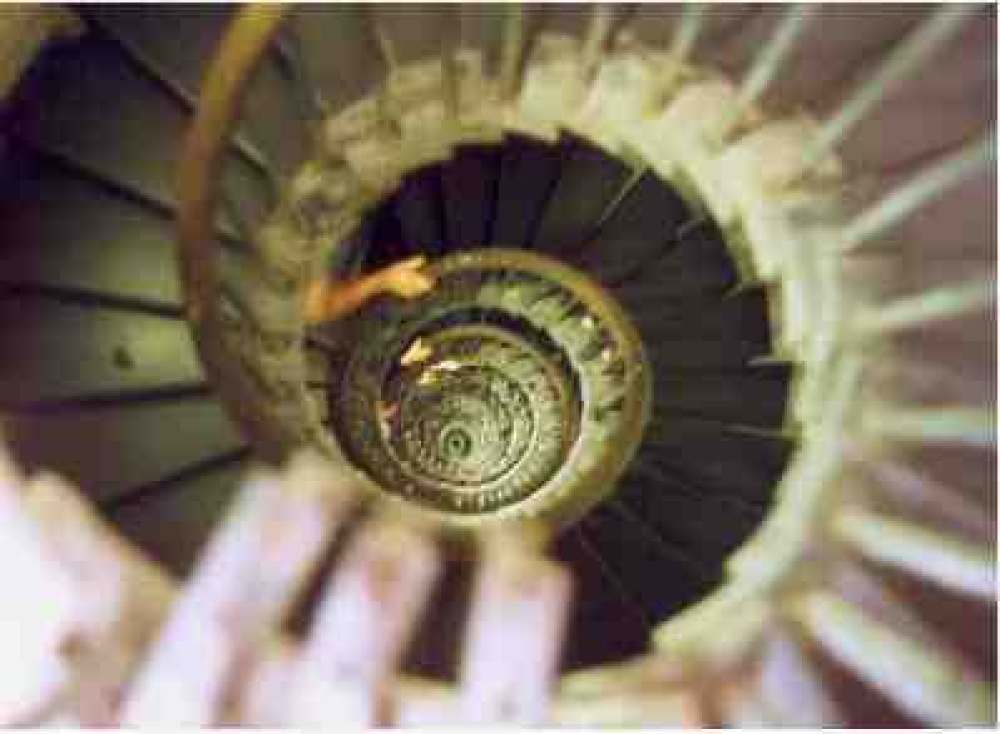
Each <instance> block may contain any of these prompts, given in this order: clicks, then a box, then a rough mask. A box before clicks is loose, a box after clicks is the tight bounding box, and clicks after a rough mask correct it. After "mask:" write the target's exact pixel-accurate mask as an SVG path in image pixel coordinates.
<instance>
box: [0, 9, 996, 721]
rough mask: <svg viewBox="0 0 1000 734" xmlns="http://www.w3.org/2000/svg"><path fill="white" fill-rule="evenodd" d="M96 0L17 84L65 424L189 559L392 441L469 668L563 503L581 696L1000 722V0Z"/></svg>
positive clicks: (37, 253) (571, 651)
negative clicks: (299, 473)
mask: <svg viewBox="0 0 1000 734" xmlns="http://www.w3.org/2000/svg"><path fill="white" fill-rule="evenodd" d="M77 10H78V11H79V13H80V15H81V17H82V19H83V23H84V32H83V33H82V34H81V35H79V36H77V37H74V38H72V39H69V40H62V41H57V42H54V43H52V44H50V45H49V46H48V47H47V49H46V50H45V51H44V53H43V54H42V55H40V56H39V57H38V59H37V60H36V61H35V62H34V63H33V64H32V65H31V67H30V68H29V69H28V70H27V72H26V73H25V74H24V75H23V77H22V78H21V81H20V83H19V85H18V87H17V89H16V90H15V92H14V94H13V95H12V96H11V97H10V98H9V99H8V101H7V102H6V105H5V109H4V123H3V129H4V145H5V148H4V153H3V156H4V157H3V168H2V175H3V176H4V178H5V184H6V188H7V190H8V191H9V192H11V195H9V196H8V197H6V199H5V201H4V202H3V203H2V205H0V206H2V208H3V211H2V212H0V222H2V225H0V226H2V227H3V232H4V237H3V238H2V241H0V242H2V244H0V286H2V291H0V296H2V297H0V325H2V326H0V409H2V416H3V432H4V440H5V442H6V443H7V444H8V445H9V447H10V449H11V451H12V453H13V455H14V457H15V458H16V459H17V460H18V462H19V463H20V464H22V465H23V466H24V467H26V468H27V469H29V470H34V469H36V468H46V469H51V470H55V471H57V472H59V473H60V474H61V475H63V476H64V477H66V478H67V479H69V480H71V481H72V483H73V484H75V485H77V486H78V487H80V488H81V489H82V491H83V492H84V493H85V495H86V496H87V497H88V499H89V500H91V501H92V502H93V503H95V504H96V506H97V507H98V508H99V511H100V514H101V516H102V517H103V518H104V519H105V520H107V521H108V522H110V523H112V524H113V525H114V527H115V528H116V529H117V530H118V532H120V533H121V534H122V535H123V536H124V537H125V538H127V539H129V540H130V541H132V542H134V543H135V544H136V545H137V546H138V547H139V548H141V549H142V550H143V551H144V552H145V553H146V554H148V556H150V557H151V558H153V559H155V560H156V561H158V562H159V563H161V564H163V565H164V566H165V567H166V568H167V569H168V570H169V571H170V572H171V573H172V574H174V575H175V576H176V577H178V578H185V577H186V576H188V575H189V574H190V573H191V568H192V564H193V563H194V562H195V560H196V559H197V558H198V556H199V553H201V552H202V550H203V548H204V547H205V544H206V542H207V539H208V538H209V535H210V534H211V533H212V531H213V529H214V528H216V527H218V526H219V524H220V521H221V518H222V517H223V512H224V510H225V509H226V507H227V506H228V505H229V504H230V502H231V501H232V500H233V499H234V497H235V496H236V494H237V492H238V491H239V488H240V486H241V484H240V482H241V477H242V476H243V475H244V474H245V473H246V471H247V469H248V465H249V464H250V463H251V462H271V463H276V462H284V461H286V460H287V459H288V457H290V456H291V455H292V454H293V453H294V452H295V451H296V450H298V449H300V448H301V447H303V446H309V447H313V448H314V449H317V450H318V451H319V452H321V453H322V454H324V455H326V457H327V458H328V459H329V460H333V461H335V462H337V463H338V464H340V465H346V466H350V467H352V471H354V472H355V474H354V481H355V482H356V483H357V484H359V485H360V486H363V487H364V488H365V492H366V493H367V494H368V496H369V498H370V499H371V501H372V502H374V503H375V505H376V506H377V507H379V508H382V510H381V511H385V512H395V513H400V514H402V515H403V516H404V517H406V518H410V519H412V521H413V522H415V523H417V524H425V525H429V526H432V527H434V528H436V529H437V531H436V532H439V533H440V534H441V535H442V543H443V544H444V547H445V548H446V550H447V553H446V554H445V556H446V561H445V567H444V572H443V576H442V579H441V582H440V584H439V585H438V587H437V590H436V591H435V596H434V597H433V599H432V600H431V602H430V603H429V611H428V612H427V613H426V614H425V617H424V622H423V624H422V626H421V628H420V631H419V632H417V634H416V637H415V640H414V643H413V645H412V646H411V648H410V650H409V652H408V655H407V657H406V660H405V662H404V663H403V665H402V667H403V670H404V671H405V672H406V673H407V674H408V675H414V676H422V677H423V678H430V679H434V680H438V681H454V680H455V679H456V677H457V676H459V671H458V666H459V661H458V658H457V657H456V656H457V655H458V648H459V647H460V645H459V641H460V640H459V633H460V632H461V620H462V619H463V617H464V615H465V610H466V609H467V607H468V605H469V597H470V594H471V593H472V592H471V590H470V589H471V586H472V581H471V579H472V572H473V567H474V560H475V556H474V554H473V553H471V552H470V548H472V547H473V546H474V545H475V542H476V540H477V538H479V537H482V536H484V535H488V534H489V533H491V532H493V531H494V530H496V529H497V528H502V527H506V526H519V524H520V523H525V522H527V523H529V524H532V525H539V526H541V527H544V528H545V534H546V535H547V536H551V537H550V540H549V542H550V543H551V546H550V547H551V552H552V554H553V555H554V556H555V557H556V558H557V559H558V560H559V562H560V563H561V565H562V566H563V567H564V568H566V569H568V570H569V571H570V573H571V575H572V577H573V579H574V580H575V593H574V603H573V606H572V612H571V616H570V617H569V621H568V624H567V629H566V637H565V643H564V646H563V651H562V657H561V668H560V669H561V671H562V677H561V679H560V680H559V682H558V683H557V684H556V685H555V686H554V691H553V694H552V695H553V696H554V700H553V701H552V703H551V708H550V710H549V713H548V714H547V715H546V719H547V720H549V721H557V722H564V723H579V724H609V725H615V724H617V725H637V724H671V723H673V724H678V723H702V724H707V725H712V724H726V725H732V726H753V725H760V724H773V725H794V724H798V725H824V724H843V725H848V726H879V725H890V726H898V725H916V724H919V723H924V722H926V723H932V724H935V725H963V724H985V723H991V722H995V721H996V712H995V709H994V702H993V698H994V689H995V667H996V657H995V648H996V638H995V607H994V605H993V602H994V600H995V596H994V595H995V565H996V561H995V540H994V535H995V513H996V508H995V495H994V494H993V493H992V491H991V490H990V487H991V486H995V481H996V469H995V463H994V461H995V458H994V456H993V451H994V446H995V428H994V414H995V402H994V400H995V398H994V393H995V382H994V380H995V341H994V331H995V315H994V314H995V312H994V311H993V308H994V306H993V304H994V301H995V277H994V276H993V274H992V272H990V273H986V274H984V273H983V267H984V266H986V267H988V268H991V269H995V257H996V255H995V239H994V232H995V226H996V222H995V217H996V215H995V203H994V200H995V197H996V180H995V172H994V171H993V170H992V166H991V164H992V163H993V161H994V160H995V140H994V137H995V132H994V130H993V125H995V123H994V122H993V121H992V117H991V109H992V108H993V107H994V106H995V95H996V73H995V68H994V67H992V66H991V64H990V60H988V59H986V54H987V53H988V52H989V50H990V49H995V46H996V35H995V20H996V16H995V9H990V8H980V7H976V6H954V7H948V8H936V7H932V6H927V7H924V6H920V7H919V8H907V9H901V8H893V7H876V8H872V9H869V8H868V7H866V8H864V9H862V8H860V7H855V6H849V5H848V6H839V5H837V6H818V7H815V8H807V7H801V6H769V7H766V8H762V7H760V6H745V7H744V6H725V7H718V8H707V7H704V6H697V5H695V6H684V7H680V6H678V7H673V6H642V5H637V6H622V7H610V6H600V5H595V6H576V5H571V6H532V5H527V6H499V5H498V6H492V5H481V6H476V5H461V6H402V5H400V6H395V5H385V6H381V5H380V6H364V7H361V6H349V5H337V6H328V7H326V6H324V7H318V6H310V7H303V8H299V9H295V10H292V9H289V8H286V9H275V8H270V9H257V10H255V9H252V8H251V9H249V10H247V11H245V12H244V13H242V14H239V13H235V12H234V11H233V9H232V8H227V7H214V6H188V7H185V8H184V9H179V10H175V9H172V8H167V7H158V6H149V5H145V6H142V7H128V6H99V5H92V6H86V7H81V8H78V9H77ZM862 26H863V30H859V29H860V28H861V27H862ZM178 39H183V42H179V41H178ZM199 90H200V91H199ZM984 99H985V100H992V103H991V104H990V105H985V104H984V102H983V100H984ZM230 123H231V124H230ZM178 161H180V164H178ZM178 167H179V169H180V173H179V177H178ZM178 182H179V183H178ZM178 238H179V239H180V246H179V247H178V245H177V244H176V241H177V240H178ZM417 254H423V255H425V256H427V257H428V258H429V260H430V264H429V266H428V272H429V273H430V274H432V275H433V277H434V279H435V287H434V289H433V290H432V291H431V292H430V293H427V294H425V295H422V296H418V297H416V298H413V299H400V298H394V297H391V296H387V295H382V296H378V297H376V298H374V299H373V300H371V301H370V302H368V303H367V304H365V305H364V306H362V307H361V308H359V309H358V310H357V311H356V312H354V313H352V314H349V315H348V316H346V317H344V318H342V319H339V320H337V321H334V322H332V323H328V324H323V325H309V324H306V323H304V322H303V320H302V314H301V308H300V304H301V302H302V294H303V290H304V288H305V287H306V286H307V285H308V283H309V282H310V281H311V280H313V279H315V278H317V277H330V278H333V279H335V280H343V281H345V282H346V281H349V280H351V279H355V278H359V277H363V276H364V275H365V274H366V273H370V272H373V271H377V270H378V269H379V268H382V267H385V266H387V265H390V264H392V263H394V262H396V261H398V260H400V259H402V258H406V257H410V256H413V255H417ZM175 257H177V258H178V260H179V263H180V267H179V268H177V267H175V262H174V259H175ZM352 522H357V520H352ZM970 602H971V603H970ZM313 606H314V605H311V604H309V603H305V604H303V605H301V609H299V610H298V612H299V613H298V614H297V615H296V617H297V620H296V625H297V627H298V629H299V630H305V629H307V628H308V626H309V624H310V623H311V619H312V618H313V616H314V609H313ZM496 623H497V624H501V625H502V624H503V620H502V619H500V620H497V621H496ZM509 634H510V635H511V636H512V638H513V637H516V635H517V634H518V633H517V631H516V630H514V629H511V630H510V631H509ZM529 677H530V676H529ZM532 723H534V722H532Z"/></svg>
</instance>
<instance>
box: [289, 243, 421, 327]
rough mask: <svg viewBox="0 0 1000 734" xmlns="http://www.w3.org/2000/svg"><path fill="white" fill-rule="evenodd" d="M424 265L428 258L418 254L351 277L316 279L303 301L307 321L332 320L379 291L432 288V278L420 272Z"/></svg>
mask: <svg viewBox="0 0 1000 734" xmlns="http://www.w3.org/2000/svg"><path fill="white" fill-rule="evenodd" d="M426 264H427V258H425V257H423V256H422V255H421V256H417V257H411V258H408V259H406V260H402V261H400V262H398V263H396V264H394V265H390V266H388V267H385V268H383V269H382V270H379V271H377V272H374V273H371V274H369V275H365V276H362V277H360V278H356V279H354V280H339V281H338V280H333V279H330V278H321V279H319V280H316V281H314V282H313V283H311V284H310V285H309V287H308V288H307V289H306V297H305V302H304V303H303V314H304V316H305V319H306V322H307V323H310V324H318V323H322V322H324V321H333V320H334V319H338V318H340V317H341V316H344V315H346V314H349V313H350V312H351V311H354V310H355V309H358V308H360V307H361V306H363V305H364V304H365V303H366V302H367V301H368V300H369V299H371V298H374V297H375V296H377V295H380V294H382V293H391V294H393V295H395V296H398V297H400V298H416V297H417V296H421V295H423V294H424V293H427V292H428V291H429V290H430V289H431V288H433V287H434V279H433V278H432V277H431V276H430V275H428V274H427V273H425V272H422V268H423V267H424V265H426Z"/></svg>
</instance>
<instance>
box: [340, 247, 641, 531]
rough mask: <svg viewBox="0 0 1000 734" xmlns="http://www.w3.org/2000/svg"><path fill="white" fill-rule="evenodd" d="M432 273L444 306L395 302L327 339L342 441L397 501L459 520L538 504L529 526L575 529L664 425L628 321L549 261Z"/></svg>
mask: <svg viewBox="0 0 1000 734" xmlns="http://www.w3.org/2000/svg"><path fill="white" fill-rule="evenodd" d="M433 271H434V274H435V276H436V278H437V286H436V288H435V290H434V291H433V292H432V293H430V294H428V295H426V296H424V297H422V298H420V299H416V300H413V301H402V300H399V299H392V298H383V299H381V300H379V301H377V302H376V303H374V304H372V306H371V307H369V308H365V309H361V310H360V311H359V312H357V313H356V314H355V315H354V316H353V317H351V318H350V319H348V320H347V321H346V322H345V323H340V324H337V325H336V326H335V327H334V328H333V330H332V331H331V332H330V333H329V334H328V337H331V338H332V339H333V343H334V344H335V348H334V353H333V356H332V358H331V361H330V369H331V380H330V384H331V386H332V389H331V393H330V398H329V400H330V406H329V407H330V415H331V416H333V418H332V421H331V425H332V428H333V430H334V433H335V434H336V438H337V440H338V442H339V443H340V444H341V445H342V446H343V447H344V449H345V451H346V452H347V453H348V455H349V456H350V457H351V458H352V459H353V460H354V461H355V462H356V463H357V464H358V465H359V466H360V467H362V468H363V469H364V470H365V471H366V472H367V473H368V474H369V475H370V476H371V477H372V478H373V479H374V480H375V481H376V482H377V483H378V484H379V485H380V486H382V487H383V488H386V491H389V492H393V493H395V494H398V495H400V496H402V497H403V498H405V499H408V500H410V501H415V502H417V503H419V504H421V505H424V506H426V507H430V508H433V509H435V510H438V511H441V512H444V513H448V514H455V515H463V516H468V517H476V516H479V517H480V518H481V519H482V518H485V517H487V516H489V515H491V514H495V513H497V512H499V511H501V510H504V509H507V508H511V509H512V510H514V511H517V510H518V509H520V508H519V507H518V506H520V505H521V503H523V502H525V501H526V500H529V499H530V500H531V503H529V504H530V506H531V507H532V508H534V511H530V512H529V514H532V515H534V514H537V512H538V511H544V512H546V513H550V512H555V513H556V514H557V515H558V516H559V517H560V518H564V517H566V516H567V514H568V515H573V516H575V512H574V511H572V510H570V509H568V508H571V507H576V506H577V505H578V504H579V499H578V495H580V493H581V492H582V494H583V496H584V497H585V501H584V506H586V505H589V504H590V503H591V502H592V501H596V500H597V499H598V498H599V497H601V496H603V495H604V494H606V493H607V492H608V491H610V490H611V489H612V487H613V483H614V480H615V479H616V478H617V475H618V474H619V473H620V471H621V470H622V468H624V466H625V465H626V464H627V463H628V461H629V459H630V458H631V455H632V453H633V452H634V450H635V448H636V446H637V444H638V442H639V441H640V440H641V437H642V431H643V428H644V427H645V422H646V417H647V415H648V411H649V405H650V399H651V389H652V385H651V379H650V372H649V368H648V365H647V362H646V357H645V353H644V350H643V348H642V345H641V343H640V341H639V339H638V336H637V335H636V333H635V331H634V329H633V328H632V326H631V324H630V323H629V321H628V319H627V317H626V315H625V313H624V311H623V310H622V309H621V308H620V307H619V306H618V305H617V304H616V303H615V302H614V300H613V299H612V297H611V296H610V294H608V293H606V292H604V291H603V289H601V288H600V287H598V286H597V285H596V284H594V283H593V282H591V281H590V280H589V279H587V278H586V277H585V276H583V275H582V274H581V273H579V272H577V271H575V270H573V269H572V268H570V267H568V266H566V265H563V264H560V263H558V262H556V261H555V260H552V259H550V258H548V257H544V256H540V255H537V254H534V253H528V252H524V251H518V250H503V249H492V250H490V251H482V250H480V251H476V252H474V253H469V252H467V253H460V254H455V255H451V256H448V257H445V258H443V259H442V260H440V261H438V262H437V263H436V264H435V265H434V267H433ZM327 343H329V341H328V342H327ZM588 478H589V480H588Z"/></svg>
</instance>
